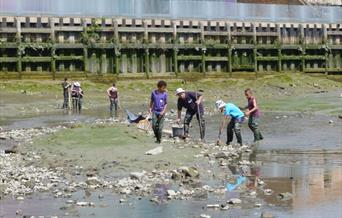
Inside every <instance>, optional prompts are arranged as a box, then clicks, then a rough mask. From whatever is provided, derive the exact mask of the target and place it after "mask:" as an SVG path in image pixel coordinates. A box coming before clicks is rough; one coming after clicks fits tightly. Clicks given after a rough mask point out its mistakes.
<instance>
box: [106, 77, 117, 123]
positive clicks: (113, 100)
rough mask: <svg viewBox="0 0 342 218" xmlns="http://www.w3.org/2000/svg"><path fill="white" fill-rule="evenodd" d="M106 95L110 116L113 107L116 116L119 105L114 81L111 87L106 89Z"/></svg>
mask: <svg viewBox="0 0 342 218" xmlns="http://www.w3.org/2000/svg"><path fill="white" fill-rule="evenodd" d="M107 95H108V97H109V111H110V116H111V117H113V108H114V110H115V112H114V116H115V117H117V116H118V108H120V105H119V91H118V89H117V88H116V87H115V83H113V85H112V87H110V88H109V89H107Z"/></svg>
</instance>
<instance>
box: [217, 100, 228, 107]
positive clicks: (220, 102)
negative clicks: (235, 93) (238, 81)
mask: <svg viewBox="0 0 342 218" xmlns="http://www.w3.org/2000/svg"><path fill="white" fill-rule="evenodd" d="M215 105H216V108H217V109H220V108H223V107H224V106H226V103H224V101H222V100H217V101H216V102H215Z"/></svg>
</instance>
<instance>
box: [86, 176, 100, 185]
mask: <svg viewBox="0 0 342 218" xmlns="http://www.w3.org/2000/svg"><path fill="white" fill-rule="evenodd" d="M86 183H87V185H100V184H101V181H100V180H99V179H98V178H97V177H95V176H94V177H89V178H88V179H87V181H86Z"/></svg>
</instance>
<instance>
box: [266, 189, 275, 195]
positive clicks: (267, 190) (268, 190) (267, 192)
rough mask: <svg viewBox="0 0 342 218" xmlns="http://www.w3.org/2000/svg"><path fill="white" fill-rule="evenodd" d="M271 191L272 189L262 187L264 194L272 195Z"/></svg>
mask: <svg viewBox="0 0 342 218" xmlns="http://www.w3.org/2000/svg"><path fill="white" fill-rule="evenodd" d="M272 194H273V191H272V189H264V195H272Z"/></svg>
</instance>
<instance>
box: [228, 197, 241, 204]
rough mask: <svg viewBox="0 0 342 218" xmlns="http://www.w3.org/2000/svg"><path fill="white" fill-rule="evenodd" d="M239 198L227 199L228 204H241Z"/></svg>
mask: <svg viewBox="0 0 342 218" xmlns="http://www.w3.org/2000/svg"><path fill="white" fill-rule="evenodd" d="M241 202H242V201H241V199H239V198H231V199H230V200H229V201H227V203H228V204H232V205H236V204H241Z"/></svg>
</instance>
